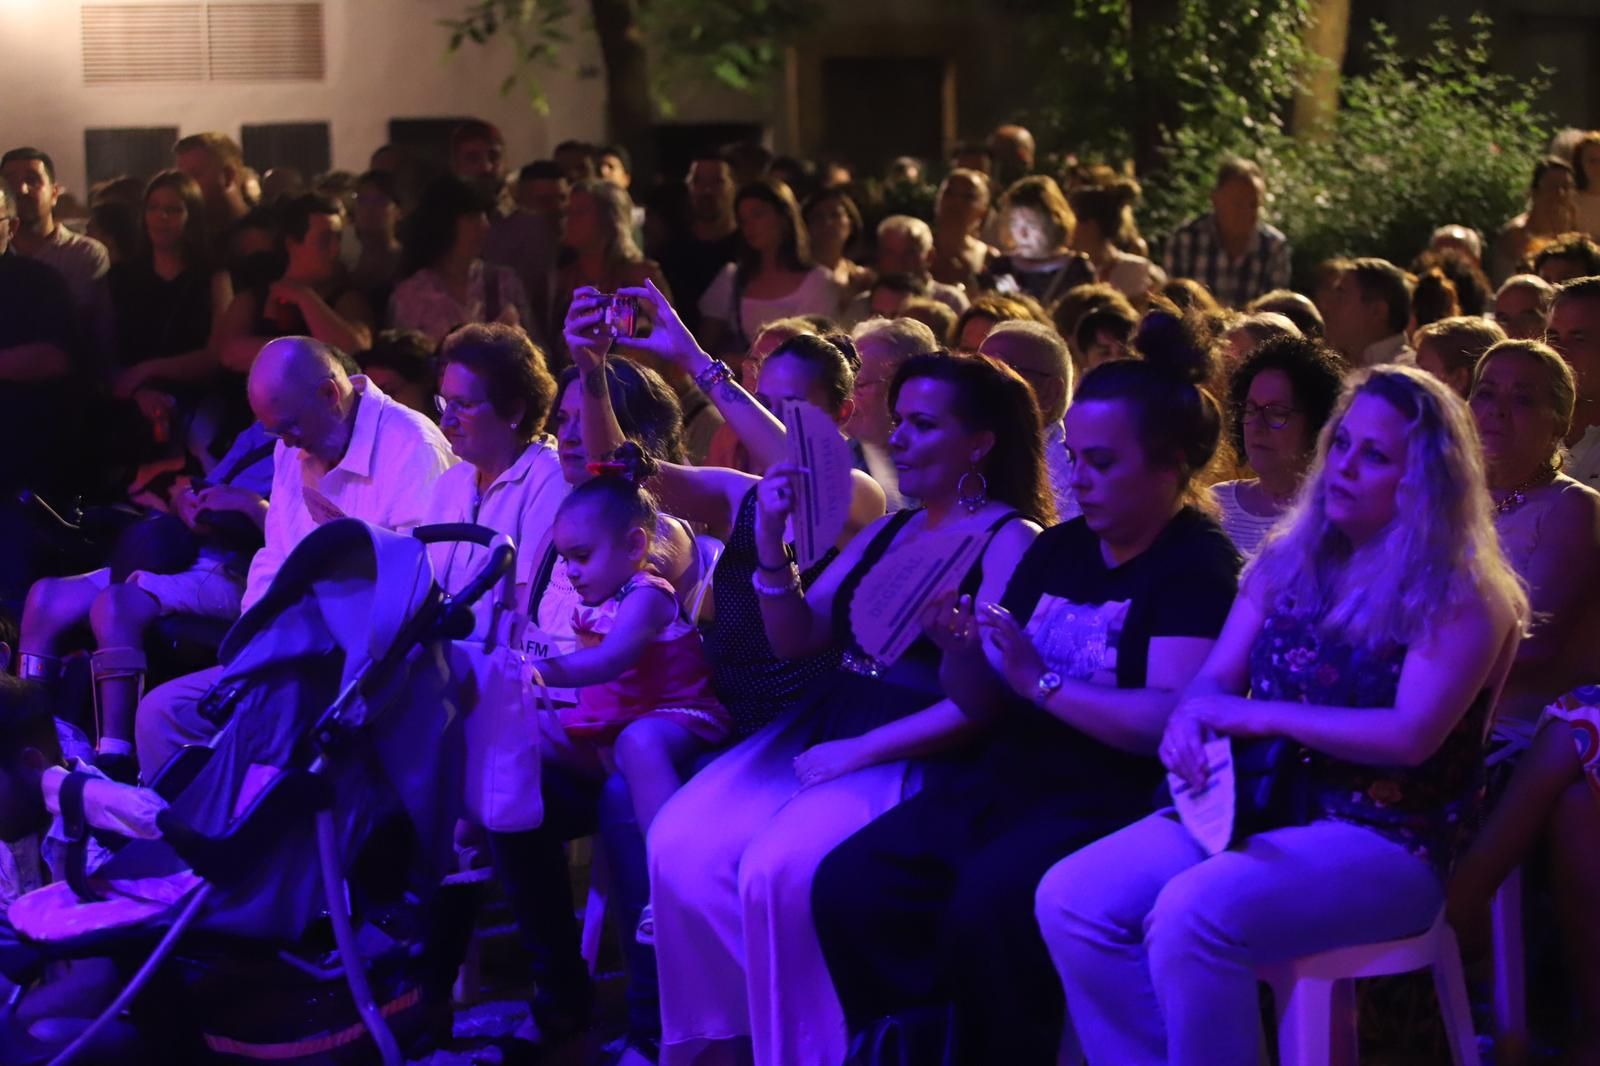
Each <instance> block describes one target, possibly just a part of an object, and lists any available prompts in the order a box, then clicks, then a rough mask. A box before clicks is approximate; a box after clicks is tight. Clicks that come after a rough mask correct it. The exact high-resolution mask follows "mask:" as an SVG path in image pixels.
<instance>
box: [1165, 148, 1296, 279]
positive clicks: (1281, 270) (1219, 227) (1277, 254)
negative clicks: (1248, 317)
mask: <svg viewBox="0 0 1600 1066" xmlns="http://www.w3.org/2000/svg"><path fill="white" fill-rule="evenodd" d="M1266 198H1267V183H1266V178H1265V177H1263V176H1262V173H1261V167H1260V166H1258V165H1257V164H1255V163H1254V162H1252V161H1250V160H1248V159H1237V158H1229V159H1225V160H1223V161H1222V163H1221V165H1220V166H1218V168H1217V181H1216V184H1215V185H1214V186H1212V189H1211V210H1210V212H1208V213H1207V214H1204V215H1201V216H1199V217H1198V218H1194V219H1191V220H1190V221H1188V222H1185V223H1184V224H1183V225H1182V226H1180V227H1179V228H1178V229H1177V231H1176V232H1174V233H1173V234H1172V237H1171V238H1170V239H1169V240H1168V241H1167V253H1166V259H1165V261H1164V262H1163V264H1162V265H1163V266H1164V267H1165V268H1166V271H1167V276H1168V277H1170V278H1192V279H1193V280H1195V281H1198V282H1200V283H1201V284H1203V285H1204V286H1205V287H1206V289H1207V290H1208V291H1210V292H1211V293H1213V294H1215V296H1216V298H1217V300H1218V301H1219V302H1220V303H1221V304H1223V305H1224V306H1226V307H1244V306H1246V305H1247V304H1249V303H1250V301H1251V300H1254V299H1255V298H1256V297H1258V296H1260V295H1261V294H1262V293H1265V292H1269V291H1271V290H1273V289H1285V288H1288V286H1289V258H1290V253H1289V239H1288V238H1287V237H1285V236H1284V235H1283V234H1282V233H1281V232H1279V231H1278V230H1276V229H1274V228H1273V227H1272V226H1269V225H1267V224H1266V223H1265V222H1263V221H1262V220H1261V208H1262V205H1263V204H1264V203H1265V202H1266Z"/></svg>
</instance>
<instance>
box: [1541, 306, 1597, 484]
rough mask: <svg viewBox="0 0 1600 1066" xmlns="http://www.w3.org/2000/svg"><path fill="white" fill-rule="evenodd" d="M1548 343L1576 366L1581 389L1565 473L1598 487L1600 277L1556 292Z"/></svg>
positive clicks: (1574, 409)
mask: <svg viewBox="0 0 1600 1066" xmlns="http://www.w3.org/2000/svg"><path fill="white" fill-rule="evenodd" d="M1546 340H1547V342H1548V343H1549V345H1550V347H1552V348H1554V349H1555V350H1556V351H1557V352H1559V353H1561V358H1563V359H1565V360H1566V361H1567V365H1568V366H1570V367H1572V376H1573V379H1574V381H1575V383H1576V386H1577V400H1576V402H1575V403H1574V406H1573V409H1572V426H1571V428H1570V429H1568V430H1567V441H1566V443H1567V448H1568V455H1567V462H1566V463H1565V464H1563V466H1562V473H1564V474H1566V475H1567V476H1568V477H1571V478H1573V479H1574V480H1576V481H1581V482H1583V483H1584V484H1585V485H1588V486H1589V487H1590V488H1591V489H1600V277H1590V278H1579V279H1576V280H1573V281H1569V282H1567V283H1566V284H1564V285H1561V286H1560V287H1559V288H1557V289H1556V294H1555V300H1554V302H1553V303H1551V305H1550V328H1549V333H1548V335H1547V337H1546Z"/></svg>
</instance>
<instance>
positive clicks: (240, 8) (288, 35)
mask: <svg viewBox="0 0 1600 1066" xmlns="http://www.w3.org/2000/svg"><path fill="white" fill-rule="evenodd" d="M206 37H207V43H208V44H209V47H210V53H211V80H212V81H275V80H290V81H321V80H322V76H323V73H324V57H323V46H322V44H323V42H322V5H321V4H320V3H296V4H271V3H260V4H207V5H206Z"/></svg>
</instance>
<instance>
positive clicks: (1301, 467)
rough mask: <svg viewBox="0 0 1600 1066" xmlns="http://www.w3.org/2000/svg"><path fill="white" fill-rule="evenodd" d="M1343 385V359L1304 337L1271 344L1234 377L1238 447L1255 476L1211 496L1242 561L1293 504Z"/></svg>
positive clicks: (1218, 488)
mask: <svg viewBox="0 0 1600 1066" xmlns="http://www.w3.org/2000/svg"><path fill="white" fill-rule="evenodd" d="M1341 384H1342V377H1341V374H1340V370H1339V357H1338V356H1336V355H1335V354H1334V353H1333V352H1332V350H1330V349H1329V348H1328V347H1326V346H1325V345H1323V344H1322V343H1321V342H1319V341H1315V340H1311V339H1309V338H1306V337H1278V338H1275V339H1273V340H1269V341H1267V342H1266V343H1264V344H1262V345H1261V346H1259V347H1258V348H1256V350H1255V351H1254V352H1252V353H1251V354H1250V356H1249V357H1248V358H1246V359H1245V361H1244V362H1243V363H1241V364H1239V368H1238V369H1237V370H1235V371H1234V372H1233V376H1232V378H1231V379H1230V381H1229V386H1228V391H1229V397H1230V399H1231V401H1232V407H1233V419H1232V422H1233V444H1234V447H1235V448H1237V449H1238V451H1239V454H1240V455H1241V456H1242V457H1243V458H1245V459H1246V460H1248V461H1249V464H1250V469H1251V471H1252V472H1254V474H1255V475H1256V476H1255V477H1253V478H1241V479H1240V480H1238V481H1224V482H1221V483H1220V484H1217V485H1214V486H1213V487H1212V490H1213V491H1214V492H1215V493H1216V497H1217V504H1218V506H1220V507H1221V509H1222V514H1221V515H1220V519H1221V522H1222V529H1223V531H1224V532H1225V533H1227V534H1228V537H1229V538H1230V539H1231V540H1232V541H1233V546H1234V547H1236V548H1238V549H1239V554H1240V555H1243V556H1245V557H1246V558H1250V557H1252V556H1254V555H1255V554H1256V551H1257V549H1259V548H1260V547H1261V542H1262V541H1263V540H1265V539H1266V536H1267V533H1268V532H1269V531H1271V529H1272V527H1273V526H1274V525H1276V524H1277V522H1278V519H1279V518H1280V517H1282V515H1283V513H1284V512H1285V511H1287V510H1288V509H1289V507H1290V505H1291V504H1292V503H1293V502H1294V498H1295V496H1296V494H1297V493H1298V492H1299V491H1300V483H1301V481H1302V480H1303V479H1304V477H1305V473H1306V468H1307V467H1308V466H1309V465H1310V463H1311V460H1312V458H1313V456H1314V455H1315V454H1316V450H1317V435H1318V434H1319V433H1321V432H1322V426H1323V423H1325V422H1326V421H1327V420H1328V415H1329V414H1330V413H1331V412H1332V411H1333V405H1334V404H1335V403H1336V402H1337V401H1338V399H1339V390H1340V387H1341Z"/></svg>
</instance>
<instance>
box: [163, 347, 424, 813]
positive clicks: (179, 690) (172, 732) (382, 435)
mask: <svg viewBox="0 0 1600 1066" xmlns="http://www.w3.org/2000/svg"><path fill="white" fill-rule="evenodd" d="M344 360H345V357H344V356H343V354H342V353H340V352H339V351H337V350H336V349H334V348H332V347H330V346H329V345H327V344H325V343H323V342H322V341H318V340H314V339H312V338H308V337H284V338H280V339H278V340H274V341H269V342H267V343H266V344H265V345H264V346H263V347H262V348H261V349H260V354H259V355H258V356H257V357H256V359H255V361H254V363H253V364H252V365H251V367H250V383H249V395H250V407H251V409H252V410H253V411H254V412H255V415H256V418H257V420H258V421H260V423H261V425H262V427H263V428H264V429H265V430H266V432H267V433H268V434H270V435H272V436H274V437H276V438H277V439H278V444H277V450H276V452H275V453H274V456H273V474H272V492H271V494H270V495H271V499H272V505H271V507H270V508H268V510H267V520H266V531H265V536H266V544H265V546H264V547H262V548H261V550H260V551H258V552H256V554H255V557H254V558H253V559H251V560H250V569H249V574H248V575H247V577H246V579H245V588H244V595H243V597H242V599H241V602H240V605H241V607H242V608H243V609H244V610H249V609H250V606H251V605H252V604H254V603H255V602H256V601H257V600H259V599H260V598H261V597H262V596H263V595H264V594H265V593H266V591H267V586H268V585H270V584H271V582H272V579H273V577H274V576H275V575H276V574H277V572H278V568H279V567H280V566H282V565H283V561H284V559H286V558H287V557H288V555H289V552H290V551H292V550H293V549H294V547H295V545H296V544H298V543H299V542H300V541H301V540H302V539H303V538H304V537H305V536H306V534H308V533H310V532H311V531H312V530H313V529H315V528H316V527H317V526H319V525H321V524H322V523H324V522H327V521H329V520H331V519H334V518H342V517H345V516H349V517H351V518H360V519H362V520H364V521H367V522H371V523H372V524H374V525H378V526H382V527H384V528H386V529H405V528H408V527H410V526H414V525H416V524H418V523H419V522H420V521H421V520H422V517H423V515H424V514H425V513H426V510H427V501H428V499H429V495H430V492H431V490H432V487H433V482H434V480H435V479H436V478H437V477H438V476H439V474H441V473H442V472H443V471H444V470H445V469H446V468H447V467H449V466H450V465H451V463H452V461H453V460H452V458H451V456H450V454H449V445H448V444H447V443H446V441H445V439H444V438H443V437H442V436H440V434H439V429H438V427H437V426H435V425H434V424H433V423H432V422H431V421H429V420H428V419H426V418H424V417H423V416H422V415H420V414H418V413H417V412H415V411H412V410H410V409H409V408H406V407H403V406H401V405H400V404H398V403H396V402H395V401H393V400H391V399H389V398H388V397H387V396H385V395H384V394H383V393H382V392H381V391H380V390H379V389H378V387H377V386H375V385H373V384H372V383H371V382H370V381H368V380H367V379H366V378H363V377H360V376H357V377H354V378H351V377H349V376H348V375H347V374H346V373H345V363H344ZM221 672H222V667H220V666H217V667H212V668H210V669H207V670H202V671H200V672H199V673H195V674H188V675H186V676H184V677H180V678H177V679H176V680H173V681H169V682H167V683H166V684H164V685H161V686H159V687H157V688H154V689H152V690H150V692H149V693H147V694H146V695H145V696H144V698H143V699H142V700H141V701H140V702H139V709H138V716H137V719H136V721H135V723H134V729H135V739H136V746H137V754H138V758H139V769H140V774H141V776H142V777H143V778H144V779H145V780H146V781H148V780H151V779H152V778H153V776H154V775H155V773H156V771H158V770H159V769H160V768H161V767H162V766H163V765H164V764H165V763H166V761H167V759H169V758H170V757H171V756H172V755H173V753H175V752H176V751H177V750H178V748H180V747H182V746H183V745H184V744H198V743H204V742H205V741H206V740H207V739H209V738H210V737H211V735H212V734H213V733H215V732H216V730H217V728H218V726H219V723H217V722H215V721H213V720H212V718H211V717H209V716H208V715H206V714H202V713H201V708H200V701H201V697H202V696H204V694H205V693H206V691H207V690H208V689H209V688H210V687H211V685H212V684H213V683H214V682H215V681H216V679H217V678H218V677H219V676H221Z"/></svg>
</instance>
